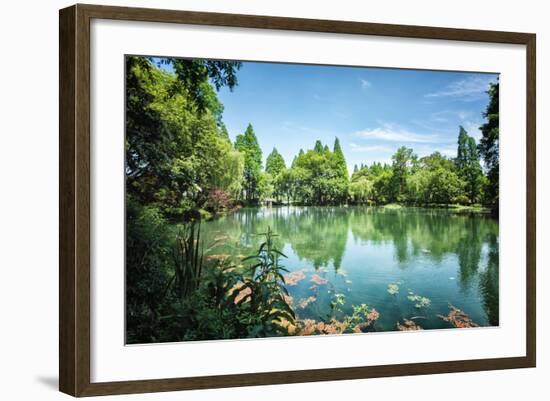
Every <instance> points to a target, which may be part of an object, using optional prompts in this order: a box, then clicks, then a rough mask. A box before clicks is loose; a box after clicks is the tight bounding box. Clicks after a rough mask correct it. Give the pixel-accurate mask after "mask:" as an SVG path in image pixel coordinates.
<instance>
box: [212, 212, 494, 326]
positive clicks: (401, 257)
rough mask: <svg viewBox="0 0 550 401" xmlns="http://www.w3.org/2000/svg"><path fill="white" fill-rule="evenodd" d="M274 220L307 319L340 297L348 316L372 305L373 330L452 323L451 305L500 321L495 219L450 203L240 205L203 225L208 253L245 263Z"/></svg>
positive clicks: (297, 303) (482, 320) (478, 318)
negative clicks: (440, 206)
mask: <svg viewBox="0 0 550 401" xmlns="http://www.w3.org/2000/svg"><path fill="white" fill-rule="evenodd" d="M268 226H269V227H271V229H272V230H273V231H274V232H275V233H276V234H277V237H276V238H275V244H276V245H277V247H278V249H280V250H281V251H282V252H283V253H284V254H285V255H286V256H287V258H283V259H282V260H281V263H282V265H283V266H284V267H285V268H287V269H288V270H290V271H291V272H294V273H295V274H294V275H293V276H292V277H294V278H295V280H294V281H295V282H291V283H289V284H288V285H287V289H288V291H289V293H290V295H291V297H292V298H293V303H294V307H295V310H296V313H297V315H298V316H299V317H300V318H301V319H315V320H319V319H322V318H323V317H325V316H327V315H328V314H330V313H331V304H332V305H333V302H334V300H335V299H336V298H338V299H340V300H341V303H342V305H341V308H340V309H341V310H340V311H339V312H338V313H339V314H340V315H342V316H343V315H347V314H351V312H352V306H353V305H360V304H367V305H368V306H369V307H370V308H375V309H376V310H377V311H378V312H379V314H380V317H379V319H378V320H377V321H376V323H375V325H374V327H373V329H374V330H375V331H388V330H396V325H397V322H401V321H403V320H404V319H413V320H414V322H415V323H416V324H418V325H419V326H420V327H422V328H424V329H440V328H450V327H452V326H451V324H450V323H448V322H446V321H444V320H443V319H442V318H441V317H439V316H438V315H444V316H446V315H447V314H448V313H449V310H450V307H451V306H454V307H456V308H459V309H461V310H462V311H464V312H465V313H466V314H467V315H468V316H469V317H470V318H471V319H472V320H473V322H475V323H476V324H477V325H479V326H496V325H498V319H499V306H498V305H499V302H498V300H499V295H498V288H499V287H498V277H499V274H498V268H499V267H498V234H499V229H498V221H497V220H494V219H492V218H490V217H487V216H484V215H479V214H478V215H466V214H458V213H454V212H452V211H448V210H446V209H421V208H400V209H389V208H383V207H294V206H288V207H287V206H283V207H273V208H267V207H262V208H243V209H241V210H239V211H237V212H235V213H232V214H228V215H226V216H223V217H221V218H219V219H216V220H212V221H208V222H206V223H203V225H202V235H203V239H204V240H205V249H206V251H205V253H206V255H208V256H209V257H211V258H215V257H225V256H226V255H230V256H231V257H232V258H233V259H234V260H240V259H241V258H242V257H244V256H248V255H250V254H252V253H254V252H255V251H256V250H257V248H258V246H259V244H260V243H261V242H262V241H263V239H264V237H262V236H260V235H258V234H260V233H263V232H265V231H266V230H267V228H268ZM302 273H303V274H302ZM426 299H427V301H426Z"/></svg>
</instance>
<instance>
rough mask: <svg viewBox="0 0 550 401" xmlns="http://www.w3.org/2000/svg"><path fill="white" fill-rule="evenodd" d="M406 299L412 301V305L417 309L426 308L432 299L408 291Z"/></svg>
mask: <svg viewBox="0 0 550 401" xmlns="http://www.w3.org/2000/svg"><path fill="white" fill-rule="evenodd" d="M407 299H408V300H409V301H411V302H414V306H415V307H416V308H418V309H420V308H427V307H428V306H430V305H431V304H432V301H431V300H430V299H429V298H426V297H423V296H420V295H418V294H414V293H412V292H409V296H408V297H407Z"/></svg>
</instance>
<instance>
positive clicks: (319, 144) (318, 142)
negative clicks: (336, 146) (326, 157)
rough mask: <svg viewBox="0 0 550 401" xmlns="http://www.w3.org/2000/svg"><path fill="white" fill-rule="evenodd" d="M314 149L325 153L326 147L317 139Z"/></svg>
mask: <svg viewBox="0 0 550 401" xmlns="http://www.w3.org/2000/svg"><path fill="white" fill-rule="evenodd" d="M313 150H314V151H315V152H317V153H324V151H325V148H324V147H323V144H322V143H321V141H320V140H316V141H315V146H314V147H313Z"/></svg>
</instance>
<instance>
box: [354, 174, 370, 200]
mask: <svg viewBox="0 0 550 401" xmlns="http://www.w3.org/2000/svg"><path fill="white" fill-rule="evenodd" d="M372 192H373V182H372V181H371V180H369V179H368V178H367V177H366V176H361V177H359V178H358V179H357V180H355V181H352V182H350V184H349V194H350V198H351V200H352V202H353V203H368V202H369V200H370V199H371V198H372Z"/></svg>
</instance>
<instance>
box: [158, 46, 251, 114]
mask: <svg viewBox="0 0 550 401" xmlns="http://www.w3.org/2000/svg"><path fill="white" fill-rule="evenodd" d="M161 63H164V64H171V65H172V66H173V68H174V71H175V74H176V76H177V77H178V81H179V82H180V83H181V84H183V86H184V87H185V88H186V89H187V91H188V93H189V96H190V98H191V99H193V101H194V103H195V104H196V105H197V110H198V111H199V112H204V111H205V110H206V109H208V108H209V106H211V105H209V104H208V95H207V94H206V91H208V90H209V88H211V84H210V82H211V83H212V84H213V85H214V86H215V88H216V90H219V89H220V88H221V87H223V86H227V87H228V88H229V89H230V90H233V88H234V87H235V86H237V83H238V81H237V71H238V70H239V69H240V68H241V66H242V63H241V62H239V61H218V60H201V59H182V58H172V57H171V58H165V59H162V60H161ZM220 106H221V103H220ZM210 108H211V107H210ZM217 111H218V113H216V115H217V116H219V117H220V121H221V112H222V111H223V106H221V109H220V110H217Z"/></svg>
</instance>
